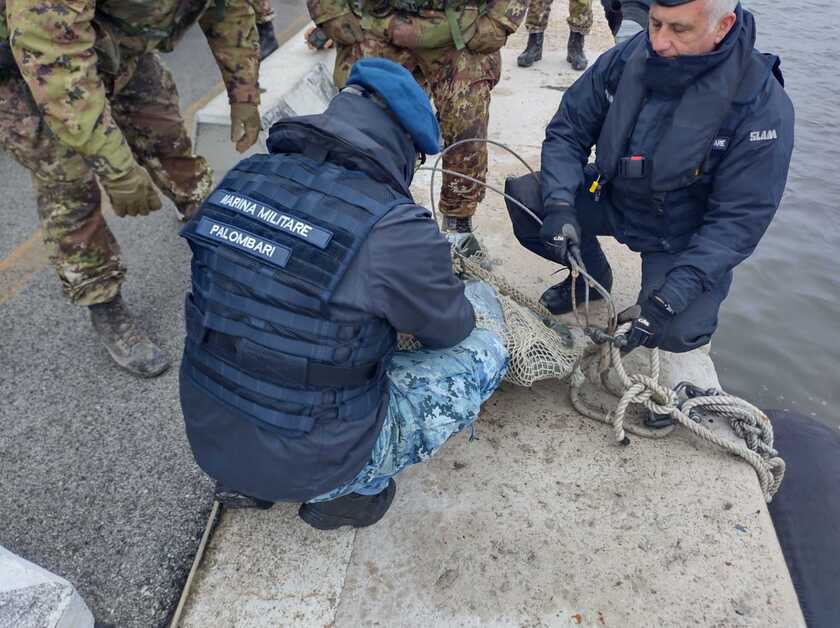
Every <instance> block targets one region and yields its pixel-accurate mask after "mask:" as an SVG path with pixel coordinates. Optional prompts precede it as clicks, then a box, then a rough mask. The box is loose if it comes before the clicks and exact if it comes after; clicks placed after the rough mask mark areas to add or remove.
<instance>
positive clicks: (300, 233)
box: [181, 154, 411, 501]
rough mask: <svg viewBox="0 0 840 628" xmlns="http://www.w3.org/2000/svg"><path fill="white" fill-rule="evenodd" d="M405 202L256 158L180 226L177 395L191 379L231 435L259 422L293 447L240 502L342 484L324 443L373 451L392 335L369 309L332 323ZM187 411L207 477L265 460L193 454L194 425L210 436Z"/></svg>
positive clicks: (274, 159)
mask: <svg viewBox="0 0 840 628" xmlns="http://www.w3.org/2000/svg"><path fill="white" fill-rule="evenodd" d="M366 189H367V190H371V191H375V192H376V193H373V192H372V193H366V192H365V191H364V190H366ZM383 189H385V190H386V191H387V195H386V197H384V198H383V197H382V194H381V191H382V190H383ZM377 196H378V197H377ZM410 202H411V200H410V199H408V198H405V197H404V196H401V195H399V194H397V193H394V192H391V191H390V189H388V188H386V187H385V186H383V185H382V184H381V183H376V182H374V181H373V180H372V179H370V178H369V177H368V176H367V175H365V174H362V173H360V172H351V171H348V170H345V169H343V168H341V167H339V166H337V165H335V164H331V163H329V162H322V163H317V162H316V161H314V160H311V159H309V158H307V157H304V156H302V155H283V154H277V155H255V156H253V157H250V158H248V159H246V160H244V161H242V162H240V163H239V164H238V165H237V166H236V167H235V168H234V169H233V170H232V171H230V172H229V173H228V174H227V175H226V176H225V178H224V180H223V181H222V182H221V184H220V185H219V186H218V188H216V189H215V190H214V192H213V193H212V194H211V195H210V197H209V198H208V199H207V201H206V202H205V203H204V204H203V205H202V207H201V208H200V210H199V212H198V213H197V215H196V217H194V218H193V219H192V220H191V221H190V223H189V224H188V225H187V226H186V227H185V228H184V229H183V230H182V232H181V235H182V236H183V237H185V238H186V239H187V240H188V242H189V245H190V248H191V249H192V252H193V259H192V293H191V294H189V295H188V296H187V302H186V324H187V337H186V344H185V348H184V358H183V362H182V368H181V377H182V396H183V391H184V381H183V380H185V379H186V380H188V381H187V384H188V385H189V390H190V391H199V393H200V395H201V396H204V397H205V398H206V399H208V400H211V402H212V405H214V406H216V405H218V406H221V407H223V408H224V412H225V415H226V416H227V417H228V418H227V419H225V420H230V421H232V422H233V423H234V425H235V427H234V428H233V429H231V430H230V431H231V433H232V434H233V433H235V432H237V431H239V430H242V429H245V430H250V429H254V428H256V429H258V430H260V431H267V432H268V433H270V434H272V435H273V438H274V439H275V440H276V441H277V443H278V444H277V446H278V447H291V448H294V453H288V454H286V455H279V456H278V457H277V459H276V460H273V461H272V462H271V467H272V468H273V469H275V471H276V474H273V476H272V477H275V478H277V479H276V480H275V482H274V484H275V485H274V486H263V485H257V486H248V488H247V490H248V491H250V492H249V494H252V495H255V496H262V497H264V498H266V499H271V500H273V501H278V500H280V499H290V500H305V499H309V498H312V497H314V496H316V495H318V494H321V493H323V492H326V491H328V490H331V489H333V488H335V487H336V486H337V485H338V481H337V480H336V477H337V476H335V475H333V474H332V472H333V471H336V470H335V469H330V468H329V466H330V465H329V464H328V463H326V462H324V460H323V457H322V450H323V448H324V447H325V446H328V443H327V444H325V442H324V441H325V440H327V441H328V440H331V439H333V440H334V439H342V438H346V439H348V442H353V441H352V439H353V438H354V434H362V435H366V434H367V436H365V438H367V439H368V440H370V447H372V442H373V441H372V440H371V439H375V437H376V435H377V434H378V424H377V421H381V419H382V416H381V412H380V409H381V408H380V406H381V404H382V402H383V400H384V399H387V386H388V380H387V377H386V372H385V371H386V367H387V365H388V363H389V361H390V358H391V355H392V354H393V352H394V350H395V348H396V332H395V331H394V329H393V327H391V325H390V324H388V323H387V321H385V320H383V319H379V318H376V317H373V316H368V315H362V314H359V316H358V317H357V318H355V319H351V320H347V319H346V317H344V316H343V317H342V319H341V320H334V318H333V317H331V305H330V302H331V299H332V297H333V295H334V293H335V290H336V288H337V286H338V284H339V283H340V282H341V280H342V278H343V277H344V275H345V273H346V272H347V269H348V268H349V266H350V263H351V262H352V261H353V259H354V257H355V255H356V254H357V253H358V251H359V249H360V247H361V246H362V244H363V243H364V241H365V239H366V238H367V236H368V234H369V232H370V230H371V229H372V228H373V226H374V225H375V224H376V223H377V222H378V221H379V220H380V218H382V217H383V216H384V215H385V214H387V213H388V211H390V210H391V209H392V208H393V207H396V206H397V205H401V204H405V203H410ZM190 394H192V393H190ZM188 396H189V395H188ZM184 398H186V397H184ZM191 398H194V395H193V397H191ZM191 406H192V404H191V403H189V402H186V401H185V402H184V415H185V418H186V420H187V429H188V434H191V442H192V443H193V450H194V453H195V455H196V459H197V460H198V462H199V464H200V465H201V466H202V467H203V468H204V469H205V470H206V471H207V472H208V473H209V474H210V475H211V476H213V477H216V478H219V477H222V478H224V477H227V475H228V473H229V472H230V473H233V472H235V471H229V470H230V469H231V466H230V465H233V466H236V465H237V464H238V465H239V466H240V467H242V466H245V467H247V466H248V465H249V464H251V462H250V461H251V460H257V459H259V458H260V456H263V455H264V452H257V451H251V452H249V451H246V450H243V451H241V452H239V453H241V456H242V459H241V460H239V461H231V460H219V458H220V456H219V455H218V454H216V455H215V456H214V454H213V452H207V451H202V450H201V449H202V448H201V447H200V446H199V447H198V448H197V447H196V442H197V441H198V440H200V439H202V438H207V435H206V434H199V435H196V434H195V430H198V429H201V430H205V431H206V430H208V429H209V430H212V429H213V428H212V426H211V427H208V426H207V425H203V426H202V427H201V428H195V430H194V429H193V428H192V427H191V426H192V425H193V424H194V422H195V421H198V422H200V421H202V420H203V419H204V417H200V416H197V417H193V416H191V413H192V412H194V411H196V410H195V409H194V408H192V407H191ZM199 413H200V412H199ZM246 423H247V424H250V426H247V425H245V424H246ZM368 433H370V434H368ZM327 434H330V435H329V436H326V435H327ZM219 437H220V438H225V435H220V436H219ZM231 438H234V436H233V435H231ZM369 453H370V449H367V451H364V452H362V458H363V459H366V458H367V456H369ZM218 465H228V466H225V467H224V468H220V467H219V466H218ZM359 468H361V467H360V466H359ZM358 470H359V469H358V468H357V469H355V470H351V471H352V473H354V474H355V473H357V472H358ZM336 472H337V473H341V472H340V471H336ZM344 473H345V474H346V470H344ZM279 478H282V480H283V481H282V486H277V485H276V484H277V482H278V481H279ZM344 479H346V478H344ZM246 484H247V482H246ZM238 486H239V487H240V490H244V489H243V488H242V483H241V482H240V483H239V484H238Z"/></svg>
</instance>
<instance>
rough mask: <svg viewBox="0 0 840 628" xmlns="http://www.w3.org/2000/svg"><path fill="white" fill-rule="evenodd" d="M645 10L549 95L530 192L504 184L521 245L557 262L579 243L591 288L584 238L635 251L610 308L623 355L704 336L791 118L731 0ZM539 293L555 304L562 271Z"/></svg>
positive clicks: (778, 167)
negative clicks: (625, 282)
mask: <svg viewBox="0 0 840 628" xmlns="http://www.w3.org/2000/svg"><path fill="white" fill-rule="evenodd" d="M646 4H649V5H650V20H649V28H648V31H646V32H639V33H638V34H637V35H635V36H634V37H632V38H631V39H629V40H628V41H626V42H625V43H623V44H620V45H618V46H616V47H615V48H613V49H612V50H609V51H608V52H606V53H604V54H603V55H601V57H600V58H599V59H598V61H597V62H596V63H595V64H594V65H593V67H592V68H590V69H589V71H587V72H586V73H585V74H584V75H583V76H581V78H580V79H578V81H576V82H575V84H574V85H573V86H572V87H571V88H570V89H569V90H568V91H567V92H566V93H565V95H564V96H563V100H562V102H561V103H560V109H559V110H558V112H557V114H556V115H555V116H554V118H553V119H552V121H551V123H550V124H549V126H548V129H547V130H546V139H545V142H544V143H543V147H542V173H541V180H542V187H541V190H540V189H536V190H535V189H533V188H539V186H538V185H536V184H535V183H534V178H533V177H531V176H528V177H527V178H522V179H516V180H510V181H509V182H508V190H509V192H510V193H512V194H513V196H516V197H521V198H525V199H527V200H526V204H530V206H531V207H532V208H535V209H536V210H537V211H536V213H537V214H538V215H539V216H540V218H541V219H542V221H543V224H542V227H540V225H539V224H536V222H535V221H533V220H532V219H531V218H530V217H529V216H527V215H526V214H525V213H524V212H522V211H520V210H519V208H517V207H515V206H512V205H511V206H509V210H510V213H511V218H512V220H513V223H514V231H515V233H516V236H517V238H518V239H519V241H520V242H521V243H522V244H523V245H524V246H526V247H527V248H528V249H530V250H532V251H534V252H535V253H537V254H539V255H542V256H543V257H546V258H548V259H552V260H554V261H557V262H559V263H561V264H564V265H567V262H568V258H567V256H568V255H569V254H570V253H572V254H576V253H575V251H578V250H579V253H580V257H582V261H583V263H584V264H585V266H586V268H587V270H588V271H589V273H590V274H591V275H592V276H594V277H595V279H597V280H598V281H599V282H600V283H601V284H602V285H604V286H605V287H606V288H607V289H610V288H611V286H612V272H611V270H610V266H609V264H608V262H607V258H606V257H605V256H604V253H603V251H602V250H601V247H600V246H599V244H598V240H597V239H596V236H599V235H610V236H614V237H615V238H616V239H617V240H618V241H619V242H622V243H624V244H626V245H627V246H629V247H630V248H631V249H632V250H634V251H638V252H640V253H641V255H642V286H641V291H640V294H639V299H638V303H637V305H636V306H634V307H632V308H629V309H628V310H626V311H625V312H624V315H623V317H622V318H624V320H625V321H626V322H630V321H632V328H631V330H630V332H629V333H628V335H627V339H628V345H627V349H628V350H629V349H632V348H634V347H636V346H639V345H644V346H646V347H650V348H653V347H659V348H661V349H664V350H666V351H671V352H684V351H689V350H691V349H694V348H696V347H699V346H701V345H704V344H707V343H708V342H709V341H710V339H711V337H712V334H713V333H714V331H715V329H716V327H717V320H718V310H719V309H720V305H721V303H722V302H723V300H724V299H725V298H726V296H727V294H728V292H729V287H730V285H731V283H732V270H733V269H734V268H735V266H737V265H738V264H740V263H741V262H743V261H744V260H745V259H747V257H749V256H750V255H751V254H752V252H753V250H754V249H755V247H756V246H757V245H758V242H759V240H760V239H761V237H762V236H763V234H764V232H765V230H766V229H767V227H768V225H769V224H770V221H771V220H772V219H773V216H774V214H775V212H776V209H777V208H778V206H779V202H780V200H781V198H782V193H783V192H784V189H785V182H786V180H787V175H788V166H789V164H790V157H791V153H792V150H793V139H794V138H793V132H794V112H793V106H792V104H791V102H790V99H789V98H788V96H787V94H786V93H785V90H784V88H783V81H782V75H781V72H780V70H779V59H778V57H775V56H772V55H766V54H761V53H759V52H758V51H757V50H756V49H755V39H756V26H755V20H754V19H753V16H752V14H750V12H749V11H745V10H743V9H742V8H741V5H740V4H739V3H738V2H737V1H736V0H654V1H653V2H652V3H650V2H647V3H646ZM593 146H596V160H595V163H594V164H590V165H587V161H588V159H589V157H590V152H591V149H592V147H593ZM578 281H579V283H578V284H577V285H576V288H577V294H583V288H584V285H583V280H582V279H579V280H578ZM593 298H600V295H594V296H593ZM542 302H543V304H544V305H545V306H546V307H547V308H548V309H549V310H551V311H552V312H553V313H555V314H562V313H565V312H569V311H570V310H571V309H572V279H571V278H568V279H567V280H566V281H564V282H562V283H560V284H558V285H556V286H554V287H552V288H550V289H549V290H547V291H546V292H545V293H544V294H543V297H542Z"/></svg>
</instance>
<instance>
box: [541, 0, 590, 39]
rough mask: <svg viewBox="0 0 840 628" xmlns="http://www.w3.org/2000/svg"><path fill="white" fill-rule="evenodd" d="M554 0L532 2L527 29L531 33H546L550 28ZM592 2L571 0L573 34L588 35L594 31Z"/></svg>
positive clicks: (570, 26) (570, 10)
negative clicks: (549, 19) (549, 21)
mask: <svg viewBox="0 0 840 628" xmlns="http://www.w3.org/2000/svg"><path fill="white" fill-rule="evenodd" d="M552 1H553V0H530V2H529V3H528V15H527V16H526V18H525V28H527V29H528V32H529V33H544V32H545V29H546V28H548V17H549V15H551V3H552ZM592 19H593V17H592V0H569V17H568V19H567V22H568V24H569V30H570V31H572V32H573V33H580V34H582V35H588V34H589V31H590V30H591V29H592Z"/></svg>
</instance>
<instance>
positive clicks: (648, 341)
mask: <svg viewBox="0 0 840 628" xmlns="http://www.w3.org/2000/svg"><path fill="white" fill-rule="evenodd" d="M675 315H676V314H675V312H674V310H673V308H672V307H671V306H670V305H669V304H668V302H667V301H665V299H663V298H662V297H661V296H659V295H658V294H656V293H654V294H652V295H651V296H650V297H649V298H648V299H647V300H646V301H643V302H642V303H640V304H637V305H634V306H633V307H629V308H627V309H626V310H624V311H623V312H622V313H621V314H619V315H618V322H619V323H629V322H630V321H632V322H633V326H632V327H631V328H630V331H628V332H627V336H626V338H627V344H626V345H625V346H624V347H622V351H623V352H624V353H629V352H630V351H632V350H633V349H635V348H636V347H639V346H642V347H647V348H648V349H655V348H656V347H658V346H659V342H660V341H661V340H662V337H663V336H664V335H665V333H666V332H667V331H668V327H669V326H670V325H671V321H672V320H673V318H674V316H675Z"/></svg>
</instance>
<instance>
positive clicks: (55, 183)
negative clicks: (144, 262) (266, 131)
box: [0, 0, 260, 377]
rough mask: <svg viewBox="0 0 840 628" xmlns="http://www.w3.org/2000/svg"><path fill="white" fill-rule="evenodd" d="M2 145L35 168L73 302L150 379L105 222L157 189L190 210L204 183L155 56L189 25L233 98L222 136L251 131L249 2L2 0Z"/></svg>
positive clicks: (147, 353) (245, 143)
mask: <svg viewBox="0 0 840 628" xmlns="http://www.w3.org/2000/svg"><path fill="white" fill-rule="evenodd" d="M0 18H2V19H0V65H2V68H0V147H2V148H3V149H4V150H6V151H8V152H9V153H11V155H12V156H13V157H14V158H15V159H16V160H17V161H18V162H19V163H20V164H21V165H23V166H24V167H25V168H27V169H28V170H29V171H30V173H31V175H32V182H33V186H34V188H35V191H36V193H37V202H38V215H39V219H40V222H41V226H42V228H43V231H44V241H45V243H46V245H47V249H48V251H49V254H50V258H51V260H52V263H53V265H54V266H55V268H56V270H57V271H58V275H59V277H60V279H61V282H62V284H63V287H64V290H65V292H66V293H67V295H68V296H69V297H70V299H71V300H72V301H73V302H75V303H78V304H79V305H84V306H88V307H89V308H90V314H91V320H92V323H93V326H94V328H95V330H96V331H97V332H98V334H99V336H100V338H101V339H102V341H103V342H104V344H105V346H106V348H107V349H108V352H109V354H110V355H111V357H112V358H113V359H114V360H115V361H116V362H117V363H118V364H119V365H121V366H123V367H124V368H126V369H128V370H130V371H132V372H133V373H136V374H138V375H141V376H146V377H152V376H155V375H158V374H159V373H161V372H163V371H164V370H165V369H166V368H167V367H168V365H169V360H168V358H167V357H166V356H165V355H164V354H163V352H162V351H161V350H160V349H159V348H158V347H157V346H156V345H155V344H154V343H152V341H151V340H149V338H148V337H146V335H145V334H143V333H142V332H141V331H140V330H139V329H138V327H137V325H136V324H135V323H134V321H133V319H132V318H131V316H130V314H129V313H128V311H127V310H126V309H125V306H124V305H123V302H122V299H121V297H120V286H121V284H122V280H123V276H124V274H125V268H124V266H123V265H122V263H121V260H120V251H119V247H118V245H117V242H116V240H115V239H114V236H113V234H112V233H111V231H110V230H109V229H108V226H107V224H106V223H105V220H104V218H103V216H102V211H101V198H100V187H99V186H100V185H101V186H102V188H103V189H104V190H105V193H106V194H107V196H108V198H109V200H110V204H111V207H112V208H113V210H114V213H115V214H117V215H118V216H137V215H145V214H148V213H149V212H151V211H154V210H156V209H159V208H160V206H161V203H160V198H159V196H158V193H157V191H156V190H155V185H156V186H157V187H158V188H159V189H160V190H161V191H162V192H163V193H164V194H165V195H166V196H167V197H169V198H170V199H171V200H172V201H173V202H174V203H175V205H176V208H177V209H178V210H179V212H180V213H181V214H182V215H183V216H189V215H190V214H191V213H192V212H193V211H194V210H195V208H196V207H197V206H198V205H199V204H200V203H201V202H202V200H203V199H204V197H205V196H206V195H207V193H208V191H209V190H210V187H211V185H212V175H211V172H210V169H209V167H208V165H207V162H206V161H205V160H204V158H202V157H199V156H196V155H194V154H193V153H192V144H191V142H190V138H189V135H188V134H187V130H186V128H185V126H184V121H183V119H182V117H181V114H180V112H179V110H178V92H177V90H176V88H175V83H174V81H173V79H172V76H171V74H170V73H169V71H168V70H167V69H166V68H165V67H164V66H163V65H162V64H161V61H160V58H159V56H158V52H157V51H158V50H164V51H168V50H171V49H172V47H173V46H174V44H175V43H176V42H177V41H178V40H179V38H180V37H181V35H183V33H184V32H185V31H186V30H187V28H188V27H190V26H191V25H192V24H193V23H195V22H196V21H198V22H199V24H200V25H201V28H202V30H203V31H204V33H205V36H206V37H207V40H208V42H209V44H210V47H211V49H212V51H213V54H214V56H215V58H216V62H217V63H218V66H219V68H220V70H221V72H222V75H223V78H224V80H225V84H226V87H227V91H228V95H229V97H230V101H231V103H232V104H231V123H232V135H233V136H234V137H232V140H234V141H237V140H238V141H237V148H238V149H239V150H240V151H244V150H246V149H247V148H248V147H249V146H251V145H252V144H253V143H254V142H255V141H256V139H257V136H258V134H259V128H260V117H259V110H258V103H259V88H258V85H257V74H258V67H259V58H258V41H257V32H256V27H255V22H254V12H253V9H252V8H251V5H250V4H249V2H248V0H227V2H226V3H224V2H219V3H217V6H213V5H212V4H211V0H192V1H176V0H157V1H155V2H152V1H151V0H149V1H148V2H122V1H119V0H74V1H72V2H71V1H70V0H66V1H63V0H49V1H48V0H0Z"/></svg>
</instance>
